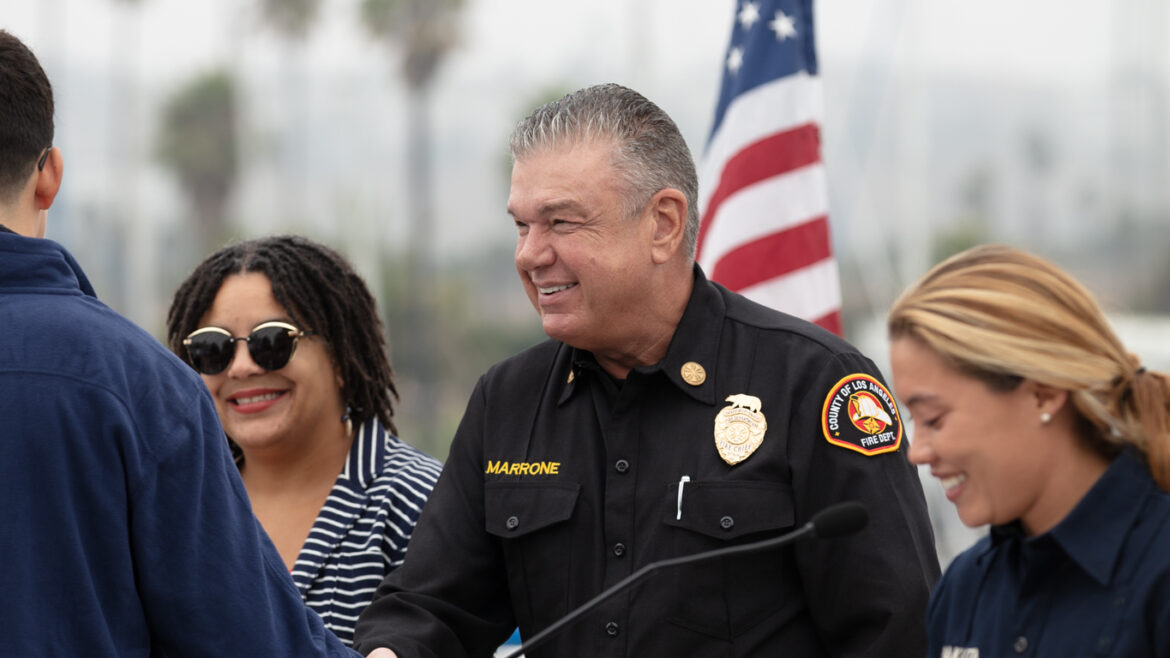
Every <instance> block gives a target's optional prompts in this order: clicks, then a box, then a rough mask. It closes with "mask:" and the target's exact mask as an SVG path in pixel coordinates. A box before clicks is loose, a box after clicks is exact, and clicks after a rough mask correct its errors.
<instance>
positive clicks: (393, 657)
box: [366, 649, 398, 658]
mask: <svg viewBox="0 0 1170 658" xmlns="http://www.w3.org/2000/svg"><path fill="white" fill-rule="evenodd" d="M366 658H398V654H396V653H394V652H393V651H391V650H389V649H374V650H373V651H371V652H370V653H369V655H367V656H366Z"/></svg>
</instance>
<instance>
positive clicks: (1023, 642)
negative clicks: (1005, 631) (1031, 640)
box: [1012, 635, 1028, 653]
mask: <svg viewBox="0 0 1170 658" xmlns="http://www.w3.org/2000/svg"><path fill="white" fill-rule="evenodd" d="M1012 649H1015V651H1016V653H1024V652H1025V651H1027V650H1028V638H1026V637H1024V636H1023V635H1021V636H1019V637H1017V638H1016V641H1015V642H1014V643H1013V644H1012Z"/></svg>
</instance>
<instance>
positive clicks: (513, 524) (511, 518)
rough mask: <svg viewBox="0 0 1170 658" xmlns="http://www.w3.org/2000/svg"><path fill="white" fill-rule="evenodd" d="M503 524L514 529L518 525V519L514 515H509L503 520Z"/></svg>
mask: <svg viewBox="0 0 1170 658" xmlns="http://www.w3.org/2000/svg"><path fill="white" fill-rule="evenodd" d="M504 525H506V526H508V529H509V530H515V529H516V528H517V527H518V526H519V525H520V519H518V518H516V517H514V516H509V517H508V520H507V521H504Z"/></svg>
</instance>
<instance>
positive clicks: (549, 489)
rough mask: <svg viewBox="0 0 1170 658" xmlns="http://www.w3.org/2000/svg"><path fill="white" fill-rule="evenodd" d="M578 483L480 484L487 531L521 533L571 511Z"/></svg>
mask: <svg viewBox="0 0 1170 658" xmlns="http://www.w3.org/2000/svg"><path fill="white" fill-rule="evenodd" d="M580 491H581V485H579V484H571V483H557V484H553V483H548V482H540V483H537V482H489V483H487V484H486V485H485V486H484V517H485V519H486V523H487V531H488V532H489V533H491V534H493V535H496V536H497V537H503V538H510V537H521V536H524V535H526V534H528V533H530V532H535V531H537V530H540V529H541V528H547V527H549V526H551V525H555V524H557V523H560V522H562V521H566V520H568V519H569V517H571V516H572V515H573V508H574V507H575V506H576V504H577V496H578V495H579V494H580Z"/></svg>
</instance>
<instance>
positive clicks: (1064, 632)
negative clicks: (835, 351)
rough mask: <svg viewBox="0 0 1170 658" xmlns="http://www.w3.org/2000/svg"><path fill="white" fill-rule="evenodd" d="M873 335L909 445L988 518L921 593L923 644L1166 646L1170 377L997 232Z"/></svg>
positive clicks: (1054, 648)
mask: <svg viewBox="0 0 1170 658" xmlns="http://www.w3.org/2000/svg"><path fill="white" fill-rule="evenodd" d="M889 336H890V348H891V353H890V358H891V368H892V373H893V384H894V389H895V391H896V393H897V396H898V397H899V398H900V399H901V401H902V402H903V404H904V405H905V406H906V408H907V409H908V410H909V411H910V414H911V416H912V418H913V419H914V426H915V433H914V437H913V441H912V443H911V447H910V451H909V458H910V460H911V461H912V462H914V463H915V464H919V465H927V466H929V467H930V470H931V473H932V475H934V476H935V477H936V478H938V480H939V483H940V484H941V485H942V486H943V488H944V489H945V491H946V496H947V498H948V499H949V500H950V501H951V502H952V503H954V505H955V507H956V509H957V510H958V513H959V517H960V518H961V519H962V520H963V522H964V523H966V524H967V525H970V526H976V525H982V524H989V525H990V526H991V531H990V533H989V536H988V537H986V538H984V539H982V540H981V541H980V542H978V543H977V544H976V545H975V546H973V547H972V548H971V549H969V550H967V551H966V552H965V553H963V554H962V555H960V556H959V557H958V558H956V559H955V561H954V562H953V563H952V565H951V566H950V567H949V568H948V570H947V572H946V573H945V574H944V576H943V578H942V580H941V581H939V584H938V586H937V587H936V588H935V590H934V592H933V594H932V597H931V602H930V606H929V609H928V621H927V628H928V636H929V652H928V656H931V657H937V656H1006V655H1017V654H1019V655H1031V656H1072V655H1090V654H1091V655H1102V656H1104V655H1109V656H1170V605H1167V602H1168V601H1170V550H1167V549H1166V547H1167V546H1170V495H1168V494H1167V493H1166V490H1167V488H1168V487H1170V435H1168V429H1167V425H1168V424H1167V414H1168V405H1170V379H1168V378H1167V376H1166V375H1165V374H1162V373H1157V372H1153V371H1150V370H1147V369H1146V368H1144V367H1142V364H1141V363H1140V361H1139V360H1138V359H1137V357H1135V356H1133V355H1131V354H1130V353H1129V352H1127V351H1126V349H1125V347H1124V346H1123V345H1122V344H1121V342H1120V341H1119V340H1118V338H1117V336H1116V335H1115V334H1114V332H1113V330H1112V329H1111V328H1110V326H1109V323H1108V322H1107V321H1106V319H1105V317H1104V315H1103V313H1102V312H1101V309H1100V308H1099V307H1098V305H1097V303H1096V302H1095V301H1094V299H1093V297H1092V296H1091V295H1090V294H1089V293H1088V292H1087V291H1086V290H1085V289H1084V288H1083V287H1082V286H1081V285H1080V284H1078V283H1077V282H1076V281H1075V280H1074V279H1073V278H1072V277H1071V276H1069V275H1068V274H1067V273H1065V272H1063V271H1061V270H1060V269H1059V268H1057V267H1055V266H1054V265H1052V264H1051V263H1048V262H1046V261H1045V260H1043V259H1041V258H1038V257H1036V256H1034V255H1031V254H1028V253H1025V252H1022V251H1019V250H1016V249H1012V248H1010V247H1003V246H981V247H976V248H974V249H970V250H968V251H965V252H963V253H960V254H958V255H956V256H953V257H951V258H950V259H948V260H946V261H944V262H943V263H941V264H939V265H937V266H936V267H935V268H934V269H932V270H931V271H930V272H928V273H927V274H926V276H925V277H923V278H922V280H920V281H919V282H918V283H916V284H915V285H914V286H912V287H911V288H910V289H909V290H907V291H906V292H905V293H904V294H903V295H902V296H901V298H900V299H898V300H897V301H896V302H895V303H894V306H893V308H892V309H891V311H890V315H889ZM1167 339H1168V340H1170V337H1167ZM1094 652H1095V653H1094Z"/></svg>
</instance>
